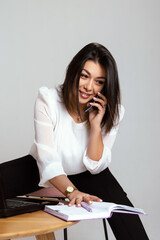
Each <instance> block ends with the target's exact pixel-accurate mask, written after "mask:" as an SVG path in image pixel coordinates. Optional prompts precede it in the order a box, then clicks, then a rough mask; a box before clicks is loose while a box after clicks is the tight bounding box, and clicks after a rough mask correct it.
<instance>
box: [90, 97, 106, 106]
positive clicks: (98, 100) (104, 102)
mask: <svg viewBox="0 0 160 240" xmlns="http://www.w3.org/2000/svg"><path fill="white" fill-rule="evenodd" d="M93 99H94V101H95V102H96V103H97V102H98V103H100V104H101V106H102V107H106V105H107V100H103V99H101V98H96V97H94V98H93Z"/></svg>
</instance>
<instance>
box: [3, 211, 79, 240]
mask: <svg viewBox="0 0 160 240" xmlns="http://www.w3.org/2000/svg"><path fill="white" fill-rule="evenodd" d="M75 223H77V222H65V221H63V220H61V219H59V218H57V217H54V216H52V215H50V214H48V213H45V212H43V211H37V212H33V213H25V214H21V215H17V216H14V217H9V218H0V240H1V239H3V240H4V239H13V238H23V237H29V236H36V239H37V240H55V236H54V231H56V230H59V229H63V228H67V227H69V226H72V225H73V224H75Z"/></svg>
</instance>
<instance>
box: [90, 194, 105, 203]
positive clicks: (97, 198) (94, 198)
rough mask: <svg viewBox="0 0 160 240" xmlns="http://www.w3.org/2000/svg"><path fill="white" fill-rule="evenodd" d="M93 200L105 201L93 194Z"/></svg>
mask: <svg viewBox="0 0 160 240" xmlns="http://www.w3.org/2000/svg"><path fill="white" fill-rule="evenodd" d="M90 197H91V200H92V201H95V202H103V200H102V199H101V198H99V197H97V196H94V195H91V196H90Z"/></svg>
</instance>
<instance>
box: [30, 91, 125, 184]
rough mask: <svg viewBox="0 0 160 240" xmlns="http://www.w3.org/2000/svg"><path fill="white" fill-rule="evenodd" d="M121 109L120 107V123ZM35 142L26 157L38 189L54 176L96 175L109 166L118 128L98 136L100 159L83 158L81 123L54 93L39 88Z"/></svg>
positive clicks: (84, 130)
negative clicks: (37, 178)
mask: <svg viewBox="0 0 160 240" xmlns="http://www.w3.org/2000/svg"><path fill="white" fill-rule="evenodd" d="M123 115H124V107H123V106H122V105H121V106H120V121H121V119H122V118H123ZM34 126H35V139H34V143H33V145H32V147H31V150H30V154H31V155H32V156H33V157H34V158H35V159H36V160H37V165H38V168H39V173H40V183H39V185H40V186H43V187H50V186H51V184H50V183H49V181H48V180H50V179H51V178H53V177H56V176H58V175H62V174H65V175H73V174H77V173H81V172H84V171H86V170H88V171H90V172H91V173H92V174H97V173H99V172H101V171H103V170H104V169H105V168H107V167H108V165H109V163H110V162H111V148H112V146H113V143H114V141H115V138H116V135H117V131H118V127H119V124H118V125H117V126H116V127H114V128H113V129H112V130H111V131H110V133H109V134H104V133H102V136H103V143H104V150H103V154H102V158H101V159H100V160H99V161H94V160H92V159H90V158H89V157H88V156H87V155H86V150H87V145H88V140H89V134H90V131H89V129H87V127H86V124H85V122H83V123H76V122H75V121H74V120H73V118H72V117H71V116H70V114H69V113H68V111H67V110H66V108H65V106H64V104H63V103H62V101H61V99H60V97H59V95H58V93H57V90H56V89H48V88H47V87H41V88H40V89H39V93H38V97H37V100H36V103H35V112H34Z"/></svg>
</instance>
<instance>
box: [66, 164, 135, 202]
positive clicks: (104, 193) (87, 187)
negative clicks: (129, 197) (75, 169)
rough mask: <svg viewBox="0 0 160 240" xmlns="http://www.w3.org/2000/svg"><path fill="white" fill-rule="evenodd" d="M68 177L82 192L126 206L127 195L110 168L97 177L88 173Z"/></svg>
mask: <svg viewBox="0 0 160 240" xmlns="http://www.w3.org/2000/svg"><path fill="white" fill-rule="evenodd" d="M68 177H69V179H70V180H71V181H72V182H73V184H74V185H75V186H76V187H77V188H78V189H79V190H80V191H82V192H86V193H89V194H92V195H96V196H98V197H99V198H101V199H102V200H103V201H107V202H116V203H121V204H126V201H125V198H126V193H125V192H124V190H123V188H122V187H121V186H120V184H119V183H118V181H117V180H116V179H115V177H114V176H113V175H112V173H111V172H110V171H109V169H108V168H107V169H105V170H104V171H102V172H101V173H99V174H95V175H93V174H91V173H90V172H89V171H86V172H83V173H80V174H76V175H70V176H68ZM130 205H131V203H130Z"/></svg>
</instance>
